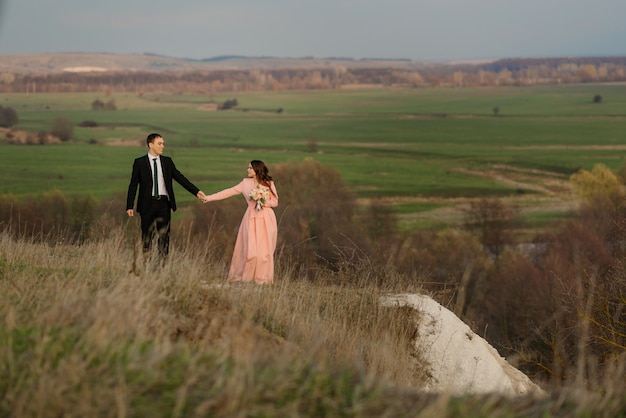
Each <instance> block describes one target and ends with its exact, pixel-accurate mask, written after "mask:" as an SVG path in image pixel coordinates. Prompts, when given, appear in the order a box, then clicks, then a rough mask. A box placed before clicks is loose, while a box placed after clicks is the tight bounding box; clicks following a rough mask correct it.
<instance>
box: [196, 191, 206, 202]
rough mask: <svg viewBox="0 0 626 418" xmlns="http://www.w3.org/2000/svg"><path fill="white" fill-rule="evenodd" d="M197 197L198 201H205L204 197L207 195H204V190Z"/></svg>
mask: <svg viewBox="0 0 626 418" xmlns="http://www.w3.org/2000/svg"><path fill="white" fill-rule="evenodd" d="M196 196H197V197H198V199H200V200H202V201H204V197H205V196H206V195H205V194H204V192H203V191H202V190H200V191H199V192H198V194H197V195H196Z"/></svg>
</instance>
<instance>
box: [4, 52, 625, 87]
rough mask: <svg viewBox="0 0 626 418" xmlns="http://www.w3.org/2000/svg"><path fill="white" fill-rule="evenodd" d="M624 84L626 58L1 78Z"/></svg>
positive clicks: (13, 77)
mask: <svg viewBox="0 0 626 418" xmlns="http://www.w3.org/2000/svg"><path fill="white" fill-rule="evenodd" d="M619 81H626V57H583V58H525V59H503V60H498V61H495V62H490V63H484V64H455V65H452V64H440V65H431V66H423V67H420V68H419V69H417V68H416V69H412V68H392V67H388V68H380V67H372V68H362V67H360V68H350V67H348V66H333V67H329V68H324V69H320V68H310V69H288V68H283V69H246V70H242V69H237V70H212V71H197V70H193V71H192V70H188V71H180V72H150V71H123V72H85V73H74V72H63V73H56V74H13V73H2V74H0V92H2V93H40V92H41V93H52V92H54V93H56V92H102V91H109V92H113V91H115V92H118V93H120V92H126V93H137V94H143V93H145V92H155V91H156V92H193V93H219V92H232V91H280V90H309V89H311V90H315V89H339V88H342V87H352V86H371V85H382V86H404V87H479V86H511V85H513V86H525V85H538V84H570V83H591V82H619Z"/></svg>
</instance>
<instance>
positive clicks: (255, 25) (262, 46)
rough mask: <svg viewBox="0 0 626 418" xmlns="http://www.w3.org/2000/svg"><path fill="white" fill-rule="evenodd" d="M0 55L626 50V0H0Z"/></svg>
mask: <svg viewBox="0 0 626 418" xmlns="http://www.w3.org/2000/svg"><path fill="white" fill-rule="evenodd" d="M2 1H4V4H3V5H2V7H0V54H37V53H48V52H108V53H155V54H160V55H167V56H172V57H181V58H209V57H213V56H218V55H247V56H273V57H302V56H314V57H318V58H324V57H351V58H355V59H359V58H409V59H413V60H418V61H421V60H425V61H448V60H467V59H488V58H509V57H545V56H589V55H626V44H625V42H624V41H625V40H626V0H384V1H383V0H308V1H302V0H0V2H2Z"/></svg>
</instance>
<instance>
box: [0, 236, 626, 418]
mask: <svg viewBox="0 0 626 418" xmlns="http://www.w3.org/2000/svg"><path fill="white" fill-rule="evenodd" d="M131 232H132V234H131V236H129V235H128V233H127V232H125V231H124V230H123V229H121V228H120V229H119V230H117V229H115V228H113V229H112V230H110V231H108V234H107V235H106V237H103V238H102V239H99V240H98V241H94V242H84V243H81V244H80V245H68V244H59V243H55V244H52V243H50V242H47V243H43V242H41V241H40V240H37V241H35V240H32V239H26V238H23V237H17V236H15V235H14V234H12V233H11V232H10V231H9V230H5V231H4V232H2V233H1V234H0V295H1V296H0V311H1V312H3V313H4V320H3V323H2V324H1V325H0V394H1V397H0V415H1V416H11V417H35V416H36V417H59V416H103V417H108V416H111V417H147V416H150V417H160V416H173V417H183V416H184V417H187V416H189V417H205V416H233V417H244V416H246V417H248V416H289V417H296V416H350V417H370V416H389V417H392V416H393V417H396V416H415V417H431V416H442V417H446V416H450V417H452V416H503V417H504V416H537V417H539V416H542V417H543V416H573V415H570V413H579V412H580V413H581V414H591V415H593V416H607V417H608V416H619V414H620V413H621V414H622V416H623V415H624V413H626V412H625V411H626V409H625V408H626V398H625V393H626V392H625V391H624V389H623V388H622V386H621V380H620V379H619V376H623V371H624V370H623V363H621V364H622V366H621V367H622V369H617V368H616V369H615V370H614V373H613V374H612V375H611V376H608V375H607V376H606V377H604V378H605V379H606V380H600V379H598V382H606V383H603V386H602V387H601V388H599V389H598V390H596V391H595V392H591V393H590V392H589V391H585V392H584V396H581V395H580V393H574V392H567V391H565V390H562V391H561V392H559V393H558V394H556V395H555V398H554V399H553V400H543V401H531V400H526V399H523V400H505V399H502V398H499V397H497V396H493V397H466V398H460V399H458V398H451V397H449V396H447V395H441V396H435V395H432V394H431V395H426V394H423V393H420V392H419V388H420V386H421V385H422V383H423V382H424V379H425V378H426V377H427V365H426V364H425V363H424V361H423V360H421V359H420V357H419V353H417V352H416V351H415V350H414V349H413V347H412V342H413V341H412V340H413V337H414V335H413V333H414V330H415V322H416V321H417V320H418V318H417V317H416V316H415V315H416V314H415V312H414V311H412V310H409V309H407V310H402V309H390V308H385V307H382V306H381V305H380V304H379V303H378V299H379V297H380V296H381V295H383V294H384V293H387V292H389V291H397V290H400V288H403V289H405V290H406V288H407V283H408V281H406V279H404V278H401V277H397V276H396V273H394V272H393V269H391V268H390V267H389V268H387V269H386V270H385V269H380V270H377V269H375V268H372V266H371V265H368V263H367V260H363V259H360V260H358V258H359V257H358V255H355V254H346V252H345V250H344V252H343V256H344V257H345V258H346V260H345V262H344V263H342V264H341V266H342V267H341V268H340V269H339V270H338V271H334V272H330V271H326V272H321V271H320V272H319V275H320V276H323V277H319V278H317V280H298V279H295V278H296V277H298V276H299V274H298V272H297V271H296V270H295V269H296V268H295V267H294V264H292V263H290V262H289V260H288V259H286V258H283V257H281V254H279V255H278V257H277V259H278V260H279V262H278V265H277V271H276V283H275V284H274V285H272V286H257V285H241V286H234V285H229V284H227V283H226V282H225V277H226V269H227V264H228V263H227V260H224V259H214V258H212V257H209V256H208V254H206V253H205V252H202V251H199V250H198V248H196V247H195V246H186V245H178V246H176V247H175V248H173V251H172V253H171V257H170V258H169V260H168V261H167V262H166V263H165V264H164V265H160V264H159V263H156V264H157V265H156V266H152V265H151V263H150V262H148V263H144V262H143V258H140V259H139V260H137V257H136V255H137V251H136V246H135V240H134V238H133V237H134V235H135V233H136V231H131ZM191 247H194V248H193V249H192V248H191ZM207 260H209V261H207ZM149 261H150V259H149ZM330 276H332V277H330ZM414 279H418V278H414ZM414 286H415V288H413V289H412V291H417V290H418V289H417V285H414ZM620 370H621V372H622V374H621V375H620V374H619V373H620ZM596 394H598V395H596ZM592 395H593V396H592ZM596 396H597V397H598V398H596ZM591 415H588V416H591Z"/></svg>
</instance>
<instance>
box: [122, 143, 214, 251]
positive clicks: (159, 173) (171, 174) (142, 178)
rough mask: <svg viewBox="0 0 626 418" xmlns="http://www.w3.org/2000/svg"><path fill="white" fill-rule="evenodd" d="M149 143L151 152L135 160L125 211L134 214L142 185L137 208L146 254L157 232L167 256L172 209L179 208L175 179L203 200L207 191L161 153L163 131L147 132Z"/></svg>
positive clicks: (159, 244)
mask: <svg viewBox="0 0 626 418" xmlns="http://www.w3.org/2000/svg"><path fill="white" fill-rule="evenodd" d="M146 144H147V145H148V154H147V155H144V156H142V157H139V158H137V159H136V160H135V162H134V164H133V173H132V175H131V177H130V184H129V185H128V196H127V197H126V213H127V214H128V216H134V215H135V211H134V210H133V206H134V202H135V194H136V192H137V186H139V197H138V198H137V212H138V213H139V215H140V216H141V238H142V242H143V252H144V255H146V254H147V252H148V251H149V250H150V247H151V244H152V239H153V235H155V234H156V236H157V238H158V242H159V243H158V250H159V255H160V256H162V257H164V258H165V257H167V254H168V252H169V243H170V221H171V217H172V216H171V215H172V214H171V211H175V210H176V198H175V197H174V189H173V187H172V180H176V181H177V182H178V184H180V185H181V186H183V187H184V188H185V189H186V190H187V191H189V193H191V194H193V195H195V196H197V197H198V199H201V200H202V198H203V197H204V193H203V192H202V191H200V189H198V188H197V187H196V186H195V185H194V184H193V183H192V182H190V181H189V180H187V178H186V177H185V176H184V175H183V174H182V173H181V172H180V171H178V170H177V169H176V166H175V165H174V161H172V159H171V158H170V157H166V156H164V155H162V154H163V148H165V142H164V141H163V137H162V136H161V135H159V134H157V133H153V134H150V135H148V138H146Z"/></svg>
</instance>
